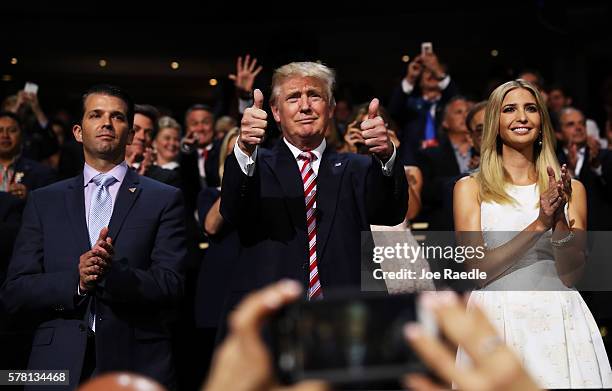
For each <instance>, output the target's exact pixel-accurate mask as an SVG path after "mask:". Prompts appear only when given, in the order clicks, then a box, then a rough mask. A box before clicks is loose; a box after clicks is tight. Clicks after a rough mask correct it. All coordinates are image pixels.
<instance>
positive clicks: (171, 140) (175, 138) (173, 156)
mask: <svg viewBox="0 0 612 391" xmlns="http://www.w3.org/2000/svg"><path fill="white" fill-rule="evenodd" d="M153 143H154V145H155V150H156V151H157V159H158V160H159V163H161V164H165V163H168V162H172V161H175V160H177V158H178V154H179V146H180V143H181V133H180V131H179V130H178V129H176V128H161V129H160V130H159V132H158V133H157V137H155V141H154V142H153Z"/></svg>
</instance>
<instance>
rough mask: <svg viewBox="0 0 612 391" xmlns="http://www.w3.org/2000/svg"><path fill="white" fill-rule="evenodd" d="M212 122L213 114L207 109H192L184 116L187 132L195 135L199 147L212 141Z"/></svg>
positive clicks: (213, 120)
mask: <svg viewBox="0 0 612 391" xmlns="http://www.w3.org/2000/svg"><path fill="white" fill-rule="evenodd" d="M214 123H215V119H214V116H213V114H212V113H211V112H210V111H208V110H202V109H197V110H193V111H191V112H190V113H189V114H188V115H187V118H185V126H186V127H187V133H188V134H189V133H193V134H194V135H195V136H196V137H197V140H198V145H200V147H205V146H207V145H208V144H210V143H211V142H212V140H213V135H214V129H213V128H214Z"/></svg>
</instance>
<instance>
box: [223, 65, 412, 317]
mask: <svg viewBox="0 0 612 391" xmlns="http://www.w3.org/2000/svg"><path fill="white" fill-rule="evenodd" d="M334 81H335V75H334V72H333V70H331V69H330V68H328V67H326V66H325V65H322V64H318V63H313V62H296V63H290V64H287V65H285V66H282V67H280V68H278V69H277V70H276V71H275V72H274V76H273V81H272V96H271V98H270V103H271V107H272V113H273V115H274V120H275V121H276V122H277V123H278V124H279V126H280V128H281V129H282V134H283V137H282V139H281V140H279V141H278V142H277V144H276V145H275V147H274V148H273V149H270V150H269V149H265V148H261V147H260V144H261V143H262V141H263V138H264V135H265V131H266V127H267V113H266V112H265V111H264V110H262V109H261V107H262V105H263V100H264V98H263V94H262V93H261V91H259V90H257V89H256V90H255V92H254V106H253V107H251V108H248V109H247V110H246V111H245V113H244V116H243V118H242V122H241V130H240V136H239V137H238V141H237V143H236V145H235V146H234V151H233V153H232V154H231V155H230V156H229V157H228V158H227V160H226V163H225V172H224V177H223V184H222V189H221V205H220V210H221V215H222V217H223V219H224V221H226V222H227V223H228V224H232V225H233V226H234V227H236V229H237V230H238V233H239V237H240V244H241V253H240V256H239V259H238V262H237V264H236V272H235V273H234V278H233V281H232V287H231V291H232V292H231V293H230V295H229V296H230V297H229V298H228V302H227V304H228V308H231V307H232V306H233V304H235V303H236V302H237V300H238V299H239V298H240V297H241V296H242V295H244V294H245V292H247V291H251V290H253V289H257V288H260V287H262V286H264V285H266V284H268V283H270V282H273V281H277V280H279V279H282V278H293V279H296V280H298V281H301V282H302V284H303V285H304V287H305V292H307V297H308V298H309V299H312V300H315V299H320V298H322V297H324V295H325V292H326V290H327V291H328V292H331V291H332V290H333V288H339V287H343V288H348V289H350V288H353V289H355V288H357V289H358V288H359V286H360V282H361V266H362V265H361V262H360V259H361V253H360V250H361V233H362V231H370V224H386V225H397V224H399V223H401V222H402V221H403V219H404V216H405V215H406V208H407V205H408V202H407V197H408V196H407V194H408V187H407V183H406V177H405V175H404V170H403V167H402V165H401V163H400V161H399V159H397V158H396V157H397V153H396V150H395V146H394V145H393V144H392V143H391V141H390V139H389V136H388V131H387V128H386V127H385V124H384V121H383V120H382V118H380V117H379V116H377V115H376V113H377V111H378V105H379V102H378V99H374V100H373V101H372V102H371V103H370V107H369V110H368V113H369V118H368V119H367V120H366V121H363V122H362V124H361V129H362V130H363V138H364V140H365V141H364V143H365V145H366V146H367V147H368V148H369V150H370V152H371V154H372V155H371V156H363V155H356V154H337V153H336V152H335V151H332V150H331V148H326V142H325V132H326V130H327V127H328V126H330V123H331V121H332V120H333V112H334V99H333V94H332V90H333V86H334Z"/></svg>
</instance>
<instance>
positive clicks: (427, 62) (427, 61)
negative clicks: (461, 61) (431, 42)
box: [417, 52, 445, 79]
mask: <svg viewBox="0 0 612 391" xmlns="http://www.w3.org/2000/svg"><path fill="white" fill-rule="evenodd" d="M417 61H419V62H420V63H421V64H422V65H423V67H425V69H428V70H429V71H431V73H432V74H433V75H434V77H435V78H436V79H442V78H444V76H445V73H444V68H443V67H442V64H440V61H439V60H438V56H436V54H435V53H433V52H431V53H424V54H421V55H419V56H418V59H417Z"/></svg>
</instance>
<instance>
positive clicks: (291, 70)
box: [270, 61, 336, 106]
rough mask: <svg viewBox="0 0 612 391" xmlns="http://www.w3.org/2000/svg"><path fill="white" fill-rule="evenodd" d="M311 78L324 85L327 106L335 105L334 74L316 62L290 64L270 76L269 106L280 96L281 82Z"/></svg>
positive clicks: (331, 70)
mask: <svg viewBox="0 0 612 391" xmlns="http://www.w3.org/2000/svg"><path fill="white" fill-rule="evenodd" d="M296 76H297V77H313V78H315V79H319V80H321V81H322V82H323V84H325V93H326V94H327V96H326V98H327V101H328V102H329V104H331V105H332V106H333V105H335V103H336V102H335V101H334V95H333V90H334V86H335V83H336V72H334V70H333V69H331V68H329V67H328V66H326V65H323V64H319V63H318V62H309V61H305V62H292V63H289V64H286V65H283V66H282V67H280V68H277V69H276V70H275V71H274V75H272V95H271V96H270V105H272V106H273V105H274V104H275V103H276V98H278V95H279V94H280V86H281V84H283V82H284V81H285V80H286V79H288V78H291V77H296Z"/></svg>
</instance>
